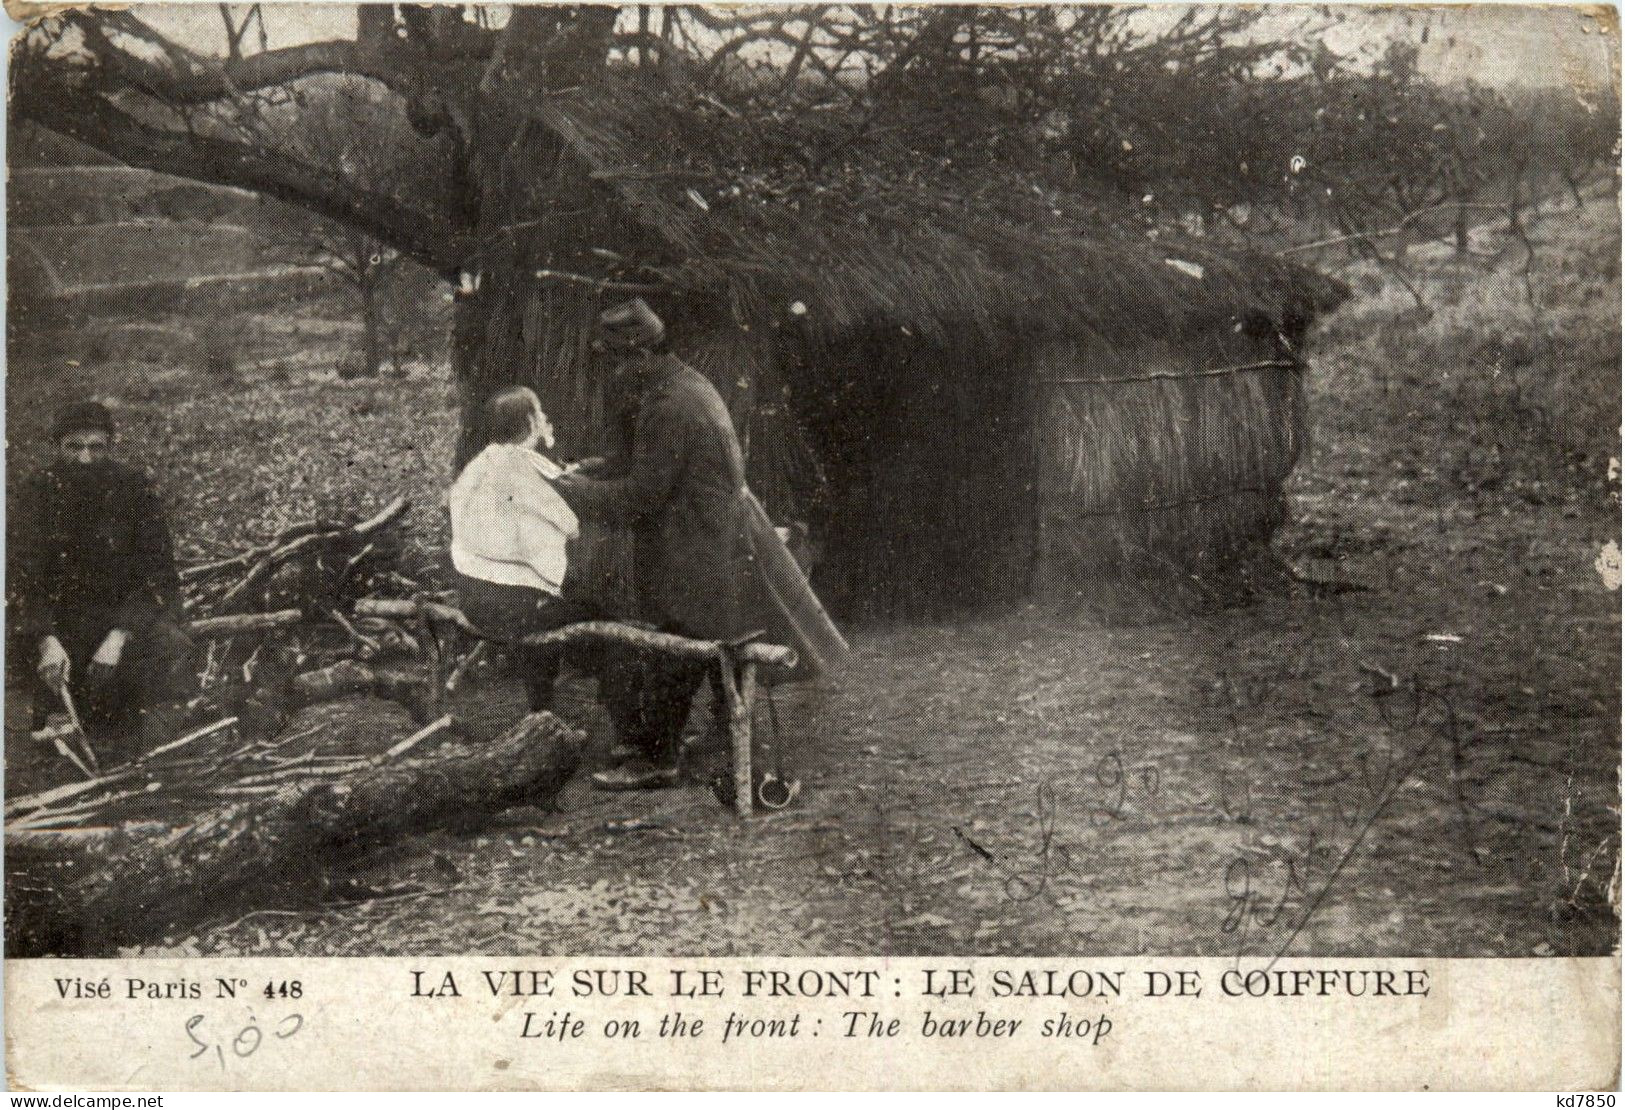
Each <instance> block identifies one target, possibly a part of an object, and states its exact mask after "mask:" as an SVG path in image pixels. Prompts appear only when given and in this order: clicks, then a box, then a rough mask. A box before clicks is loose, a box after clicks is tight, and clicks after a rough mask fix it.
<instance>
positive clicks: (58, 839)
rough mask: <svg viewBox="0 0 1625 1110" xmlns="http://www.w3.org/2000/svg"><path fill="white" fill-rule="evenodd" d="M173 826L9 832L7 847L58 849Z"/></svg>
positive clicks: (162, 830) (149, 823)
mask: <svg viewBox="0 0 1625 1110" xmlns="http://www.w3.org/2000/svg"><path fill="white" fill-rule="evenodd" d="M169 828H170V826H168V825H165V824H163V823H161V822H157V821H143V822H140V823H130V824H118V825H89V826H80V827H78V828H71V829H29V828H16V829H12V828H8V829H6V847H7V849H14V848H39V849H47V850H57V849H63V848H75V847H80V846H83V845H85V844H87V843H95V842H96V841H99V840H105V839H107V838H109V837H112V836H118V835H120V834H133V835H137V836H153V835H157V834H161V833H165V832H168V831H169Z"/></svg>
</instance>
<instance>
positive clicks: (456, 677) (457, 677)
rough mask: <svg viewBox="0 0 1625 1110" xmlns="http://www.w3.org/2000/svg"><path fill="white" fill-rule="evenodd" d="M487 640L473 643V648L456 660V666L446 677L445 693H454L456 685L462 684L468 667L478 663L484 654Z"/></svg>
mask: <svg viewBox="0 0 1625 1110" xmlns="http://www.w3.org/2000/svg"><path fill="white" fill-rule="evenodd" d="M488 642H489V641H486V640H480V641H478V642H477V643H475V645H474V650H472V651H470V652H469V653H468V654H467V655H464V656H463V657H462V659H460V660H458V662H457V666H456V667H454V668H452V672H451V674H450V675H449V676H448V677H447V679H446V693H448V694H455V693H456V692H457V687H459V686H461V685H462V683H463V677H464V676H465V675H467V674H468V670H469V668H470V667H472V666H473V665H474V664H475V663H478V662H479V661H480V659H481V658H482V657H483V656H484V655H485V648H486V645H487V643H488Z"/></svg>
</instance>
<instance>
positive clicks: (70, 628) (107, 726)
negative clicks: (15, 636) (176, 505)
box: [12, 401, 194, 751]
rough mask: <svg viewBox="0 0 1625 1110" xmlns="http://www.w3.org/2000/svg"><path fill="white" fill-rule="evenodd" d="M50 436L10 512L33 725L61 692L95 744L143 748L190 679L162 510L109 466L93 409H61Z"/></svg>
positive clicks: (133, 480)
mask: <svg viewBox="0 0 1625 1110" xmlns="http://www.w3.org/2000/svg"><path fill="white" fill-rule="evenodd" d="M53 437H54V439H55V442H56V457H55V459H54V460H53V461H52V462H51V463H50V465H48V466H47V467H46V468H45V469H44V470H43V471H41V472H40V473H39V474H36V475H35V476H34V477H33V479H32V480H31V481H30V483H29V484H28V486H27V488H26V490H25V492H24V494H23V498H22V501H21V504H20V505H19V506H18V510H19V511H18V517H17V521H16V535H17V551H16V556H15V559H14V562H13V567H14V574H15V576H16V578H15V581H14V583H13V589H12V596H13V599H14V601H15V602H16V605H17V608H18V611H17V612H15V613H14V616H15V617H16V618H17V620H16V627H18V628H19V629H20V630H21V631H22V633H23V635H24V636H25V637H26V639H25V641H24V642H25V643H26V644H27V645H28V647H29V650H30V651H31V652H37V653H38V654H37V657H36V666H35V676H36V678H37V682H36V683H35V685H34V691H33V719H34V728H35V729H36V730H37V729H39V728H40V727H41V726H43V725H44V724H45V723H46V722H47V720H48V719H49V717H50V715H51V714H52V713H53V712H56V711H60V710H62V709H63V708H64V705H65V699H64V695H63V692H64V691H68V692H69V694H70V696H71V697H72V699H73V701H74V702H75V704H76V707H77V709H78V712H79V717H80V721H81V723H82V724H83V726H84V729H85V731H86V733H87V734H88V735H89V736H90V738H91V739H92V740H97V739H101V740H113V741H115V742H117V743H119V744H121V745H122V744H129V743H131V742H133V741H139V742H140V744H141V750H143V751H145V750H147V749H149V748H151V747H153V746H155V745H156V744H158V743H160V742H162V741H164V740H166V739H169V738H171V736H172V733H173V732H174V730H175V728H176V727H177V725H178V723H179V706H178V703H180V702H182V701H184V699H185V697H186V696H187V693H188V692H189V689H190V687H191V684H192V683H193V681H194V676H193V675H192V670H191V647H192V645H191V642H190V641H189V640H188V639H187V637H186V634H185V633H184V632H182V631H181V629H180V627H179V625H178V624H177V616H178V609H179V606H178V598H179V582H178V580H177V577H176V574H175V558H174V551H173V547H172V545H171V542H170V535H169V529H168V527H167V526H166V524H165V522H164V513H163V506H162V504H161V503H160V501H159V499H158V497H157V495H156V494H155V493H154V491H153V488H152V485H151V483H150V482H149V481H148V479H147V476H146V475H145V474H143V473H142V472H141V471H139V470H137V469H135V468H133V467H129V466H126V465H124V464H122V463H119V462H117V461H115V459H114V458H113V447H114V435H113V418H112V415H111V414H110V413H109V412H108V411H107V409H106V408H104V407H103V406H102V405H99V404H96V403H95V402H88V401H87V402H80V403H77V404H71V405H68V406H67V407H65V408H64V409H63V410H62V411H61V412H60V413H59V414H58V416H57V420H56V424H55V427H54V430H53Z"/></svg>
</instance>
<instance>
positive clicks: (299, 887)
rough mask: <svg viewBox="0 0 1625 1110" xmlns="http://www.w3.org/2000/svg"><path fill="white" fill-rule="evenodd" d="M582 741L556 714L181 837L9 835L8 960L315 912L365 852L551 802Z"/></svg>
mask: <svg viewBox="0 0 1625 1110" xmlns="http://www.w3.org/2000/svg"><path fill="white" fill-rule="evenodd" d="M584 740H585V734H584V733H582V732H581V731H580V730H578V729H574V728H571V727H570V726H569V725H567V724H565V723H564V722H563V721H561V720H559V719H558V718H557V717H555V716H553V715H552V714H551V713H532V714H531V715H529V716H528V717H525V718H524V719H523V720H521V721H520V722H519V723H518V724H516V725H515V726H514V727H513V728H512V729H511V730H509V731H508V732H507V733H506V734H505V735H503V736H502V737H501V738H499V739H497V740H494V741H492V742H491V743H489V744H482V745H479V746H477V747H476V746H465V745H455V746H450V747H445V748H442V749H440V750H439V751H438V752H437V753H432V754H424V755H421V756H418V757H416V758H412V759H406V760H401V761H396V762H391V763H387V764H384V765H381V766H377V767H373V768H370V769H368V770H366V771H364V772H360V773H358V774H356V775H353V776H350V777H347V778H344V779H341V780H338V781H336V782H334V781H329V782H316V783H301V784H299V785H297V786H289V787H286V788H284V789H281V790H279V791H278V792H277V793H275V794H272V795H269V796H266V797H263V798H254V799H252V800H247V801H243V802H241V803H238V804H235V805H231V806H228V807H225V808H221V809H216V810H213V811H209V812H207V813H205V814H203V815H202V816H200V817H197V818H196V819H194V820H193V822H192V823H191V824H189V825H187V826H185V827H182V828H175V829H170V828H164V829H162V830H161V831H157V832H155V831H154V830H153V828H152V826H151V825H150V824H143V825H140V826H133V825H132V826H126V827H124V828H121V829H118V830H114V831H109V832H107V833H100V832H98V833H96V834H94V835H84V836H76V837H66V836H60V835H59V836H51V837H41V836H38V835H35V836H31V837H28V838H22V839H17V840H13V839H11V838H8V840H7V844H6V848H7V853H6V868H7V876H6V911H7V912H6V934H7V935H6V940H7V954H8V955H14V956H39V955H47V954H57V955H77V956H92V955H94V956H112V955H115V954H116V952H117V949H118V947H119V946H121V945H130V944H140V943H144V942H150V941H152V940H154V939H156V938H158V937H161V936H163V935H164V934H165V931H166V930H170V929H174V928H177V927H192V926H195V925H197V924H198V923H199V922H201V921H203V920H205V919H206V918H219V917H220V916H221V915H223V914H227V913H235V912H242V911H244V910H246V909H266V908H270V907H273V906H297V905H301V904H308V903H310V902H311V901H313V900H314V899H316V898H317V897H319V895H320V894H321V892H322V890H323V889H324V886H325V883H326V881H327V879H328V878H329V876H330V873H331V872H332V871H333V870H334V869H336V868H339V867H342V866H343V865H344V864H346V863H348V862H350V861H352V860H354V859H355V858H356V857H357V856H359V855H360V854H362V853H364V852H365V851H367V850H368V849H370V848H373V847H376V846H378V845H382V844H385V843H388V842H390V841H393V840H397V839H399V838H400V837H402V836H404V835H409V834H412V833H420V832H426V831H429V830H431V829H434V828H438V827H447V826H453V827H468V826H470V825H473V824H477V823H479V822H480V821H483V820H485V819H487V818H488V817H489V816H490V815H492V814H494V813H496V812H499V811H501V810H503V809H506V808H508V807H509V806H512V805H516V804H520V803H545V802H547V801H549V800H551V799H552V798H553V796H554V795H555V794H557V793H558V791H559V790H560V789H561V788H562V787H563V786H564V784H565V782H566V781H568V780H569V778H570V776H571V775H572V774H573V773H574V772H575V769H576V766H577V765H578V763H579V762H580V759H581V749H582V746H583V743H584ZM42 831H43V830H42Z"/></svg>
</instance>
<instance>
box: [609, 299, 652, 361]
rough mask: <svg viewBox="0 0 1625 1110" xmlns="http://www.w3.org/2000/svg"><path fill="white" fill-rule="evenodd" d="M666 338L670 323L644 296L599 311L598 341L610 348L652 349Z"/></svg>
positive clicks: (627, 349) (622, 349) (618, 349)
mask: <svg viewBox="0 0 1625 1110" xmlns="http://www.w3.org/2000/svg"><path fill="white" fill-rule="evenodd" d="M665 337H666V325H665V324H664V323H662V322H661V319H660V317H659V316H656V315H655V311H654V309H652V308H650V307H649V303H648V302H647V301H645V300H644V299H643V298H642V297H634V298H632V299H631V300H629V301H627V302H625V303H624V304H618V305H616V306H615V307H614V308H607V309H605V310H604V311H603V312H600V313H599V314H598V341H599V343H600V344H602V346H603V347H604V348H607V349H608V350H612V351H636V350H651V349H653V348H655V347H657V346H659V345H660V341H661V340H662V339H664V338H665Z"/></svg>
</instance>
